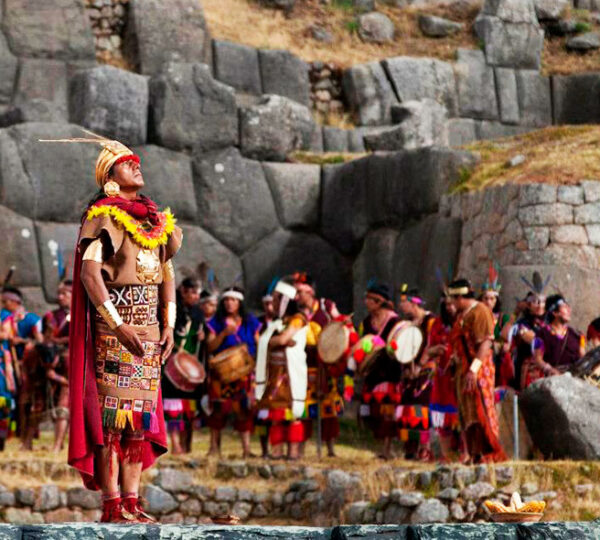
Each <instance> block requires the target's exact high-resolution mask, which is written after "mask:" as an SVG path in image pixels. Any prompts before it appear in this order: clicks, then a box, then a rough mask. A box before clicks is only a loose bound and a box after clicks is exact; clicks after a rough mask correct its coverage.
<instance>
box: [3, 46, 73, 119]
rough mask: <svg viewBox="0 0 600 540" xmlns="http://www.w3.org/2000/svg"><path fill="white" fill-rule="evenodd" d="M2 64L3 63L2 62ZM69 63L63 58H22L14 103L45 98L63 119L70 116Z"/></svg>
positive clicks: (20, 103) (24, 102) (19, 103)
mask: <svg viewBox="0 0 600 540" xmlns="http://www.w3.org/2000/svg"><path fill="white" fill-rule="evenodd" d="M0 66H1V63H0ZM67 73H68V72H67V64H66V62H64V61H62V60H50V59H47V58H46V59H38V58H22V59H21V60H20V66H19V77H18V79H17V85H16V88H15V94H14V97H13V103H14V104H15V105H23V104H26V103H28V102H31V101H34V102H36V101H38V100H44V101H46V102H49V103H52V104H53V105H54V107H55V109H56V110H57V111H60V116H61V117H62V120H63V121H66V120H67V118H68V104H67V96H68V84H67V77H68V75H67Z"/></svg>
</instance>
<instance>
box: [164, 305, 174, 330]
mask: <svg viewBox="0 0 600 540" xmlns="http://www.w3.org/2000/svg"><path fill="white" fill-rule="evenodd" d="M162 314H163V324H164V325H165V326H168V327H169V328H175V319H176V318H177V304H176V303H175V302H167V305H166V306H165V307H163V311H162Z"/></svg>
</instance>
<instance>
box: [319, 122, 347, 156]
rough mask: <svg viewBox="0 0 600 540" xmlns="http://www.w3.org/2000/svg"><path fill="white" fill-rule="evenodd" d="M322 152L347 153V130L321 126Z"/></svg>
mask: <svg viewBox="0 0 600 540" xmlns="http://www.w3.org/2000/svg"><path fill="white" fill-rule="evenodd" d="M323 150H324V151H325V152H348V150H349V149H348V130H345V129H340V128H335V127H331V126H323Z"/></svg>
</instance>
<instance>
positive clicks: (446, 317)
mask: <svg viewBox="0 0 600 540" xmlns="http://www.w3.org/2000/svg"><path fill="white" fill-rule="evenodd" d="M446 301H447V297H446V295H445V294H444V295H442V296H441V297H440V319H441V320H442V324H443V325H444V326H445V327H446V328H448V327H450V326H452V324H454V319H455V317H454V316H453V315H450V313H448V308H447V307H446Z"/></svg>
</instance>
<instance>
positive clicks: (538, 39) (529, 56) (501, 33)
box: [475, 0, 544, 69]
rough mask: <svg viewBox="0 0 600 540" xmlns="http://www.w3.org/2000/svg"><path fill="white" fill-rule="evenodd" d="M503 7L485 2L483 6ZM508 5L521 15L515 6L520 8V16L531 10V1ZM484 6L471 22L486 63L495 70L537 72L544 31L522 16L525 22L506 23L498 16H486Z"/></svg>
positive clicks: (493, 1) (490, 0) (515, 0)
mask: <svg viewBox="0 0 600 540" xmlns="http://www.w3.org/2000/svg"><path fill="white" fill-rule="evenodd" d="M506 3H507V2H498V1H497V0H488V1H487V2H486V4H485V6H487V5H491V4H496V5H500V6H502V5H503V4H506ZM511 3H512V5H513V6H517V8H516V9H517V11H521V8H520V7H518V5H517V4H518V3H521V4H522V7H523V10H524V12H527V11H528V9H529V7H531V0H524V1H522V0H511ZM485 6H484V10H482V12H481V14H480V15H479V16H478V17H477V19H476V21H475V31H476V33H477V35H478V36H479V38H480V39H482V40H483V42H484V50H485V57H486V60H487V63H488V64H489V65H491V66H498V67H511V68H520V69H539V68H540V64H541V53H542V48H543V46H544V31H543V30H542V29H541V28H540V27H539V23H538V22H537V19H536V20H535V21H533V20H530V19H529V17H528V16H525V17H524V19H526V20H527V22H525V21H524V20H523V19H522V18H520V17H515V18H514V19H512V20H507V19H503V17H500V16H494V15H487V14H486V10H485ZM534 17H535V13H534ZM508 19H510V18H508Z"/></svg>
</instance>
